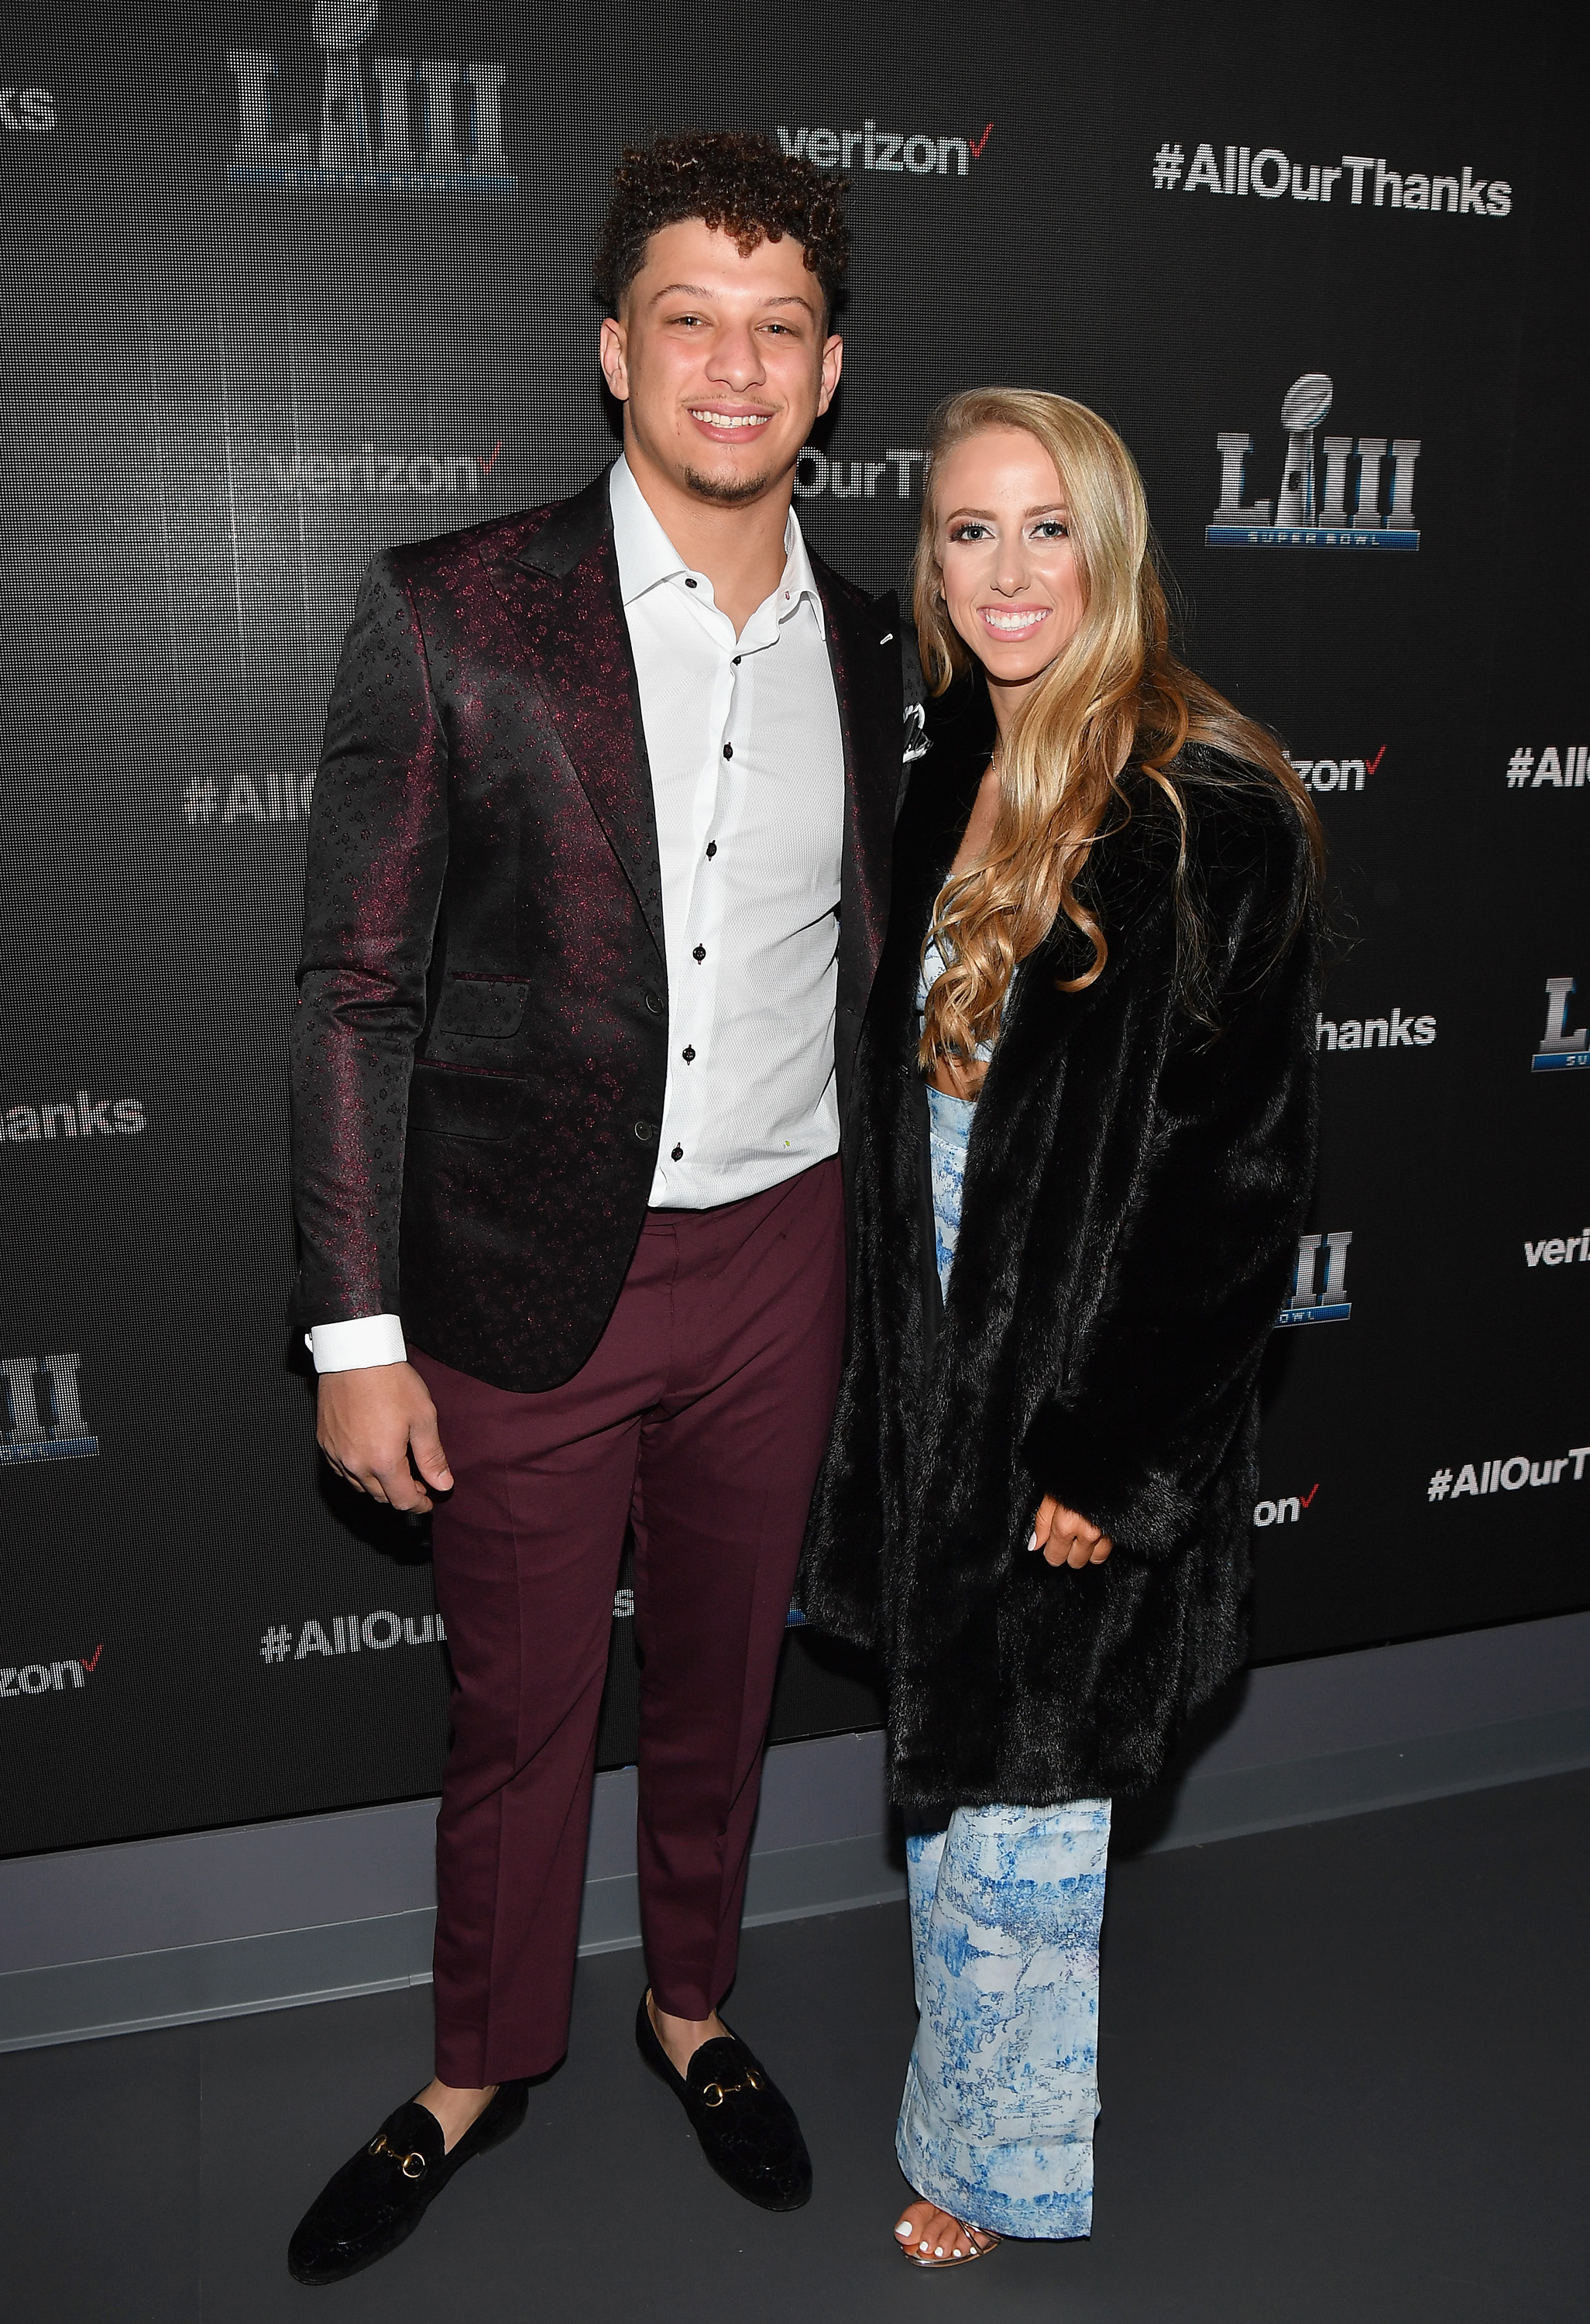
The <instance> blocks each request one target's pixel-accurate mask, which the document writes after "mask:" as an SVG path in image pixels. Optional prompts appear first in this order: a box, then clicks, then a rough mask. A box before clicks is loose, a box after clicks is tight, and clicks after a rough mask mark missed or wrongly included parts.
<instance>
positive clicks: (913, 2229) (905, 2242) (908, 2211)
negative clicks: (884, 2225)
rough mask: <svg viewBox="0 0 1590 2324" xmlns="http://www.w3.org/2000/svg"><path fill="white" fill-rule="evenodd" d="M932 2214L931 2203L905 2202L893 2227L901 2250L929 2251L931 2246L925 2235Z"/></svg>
mask: <svg viewBox="0 0 1590 2324" xmlns="http://www.w3.org/2000/svg"><path fill="white" fill-rule="evenodd" d="M932 2218H933V2205H932V2204H931V2203H921V2202H918V2203H910V2204H907V2206H906V2208H905V2210H903V2211H902V2212H901V2214H900V2217H899V2221H898V2224H897V2225H896V2228H895V2236H896V2240H897V2241H898V2243H899V2246H900V2248H901V2250H902V2251H914V2252H919V2253H930V2252H931V2249H932V2246H930V2245H929V2244H928V2243H927V2241H926V2236H927V2230H928V2226H929V2223H930V2221H931V2220H932Z"/></svg>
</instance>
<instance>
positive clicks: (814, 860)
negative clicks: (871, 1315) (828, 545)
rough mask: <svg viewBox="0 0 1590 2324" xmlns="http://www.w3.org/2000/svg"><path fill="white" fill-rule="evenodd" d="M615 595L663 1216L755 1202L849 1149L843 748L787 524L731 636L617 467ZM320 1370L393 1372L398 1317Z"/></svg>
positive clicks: (699, 576) (348, 1345)
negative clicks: (637, 786) (639, 801)
mask: <svg viewBox="0 0 1590 2324" xmlns="http://www.w3.org/2000/svg"><path fill="white" fill-rule="evenodd" d="M609 491H610V495H611V506H612V519H613V548H614V552H615V555H616V558H617V562H618V572H619V591H620V596H621V598H622V600H623V606H624V616H625V620H626V621H627V622H628V624H629V630H630V647H631V650H632V651H633V654H634V658H635V672H636V678H637V680H638V683H639V694H640V717H641V724H642V726H643V727H644V729H645V733H646V748H647V755H648V759H649V761H650V764H651V786H652V798H653V802H654V806H655V810H656V816H657V854H658V859H659V864H660V869H661V873H662V889H663V936H664V942H665V945H666V953H667V971H668V1061H667V1084H666V1091H665V1093H664V1098H663V1118H662V1126H661V1130H660V1131H659V1134H658V1141H657V1169H656V1172H655V1174H654V1176H653V1178H652V1185H651V1194H650V1197H649V1200H650V1203H651V1204H652V1206H653V1207H654V1208H656V1207H660V1206H666V1207H668V1208H672V1209H679V1210H707V1209H711V1208H712V1207H713V1206H714V1205H715V1204H717V1203H732V1202H738V1201H740V1200H742V1199H743V1198H744V1197H745V1196H746V1195H748V1194H761V1193H763V1192H764V1191H765V1190H766V1189H767V1187H769V1186H777V1185H780V1184H782V1182H783V1181H784V1180H785V1179H786V1178H793V1177H794V1176H796V1174H797V1173H798V1172H800V1171H802V1170H806V1169H810V1168H811V1167H812V1165H813V1163H816V1162H821V1161H823V1159H824V1158H825V1157H827V1156H828V1155H831V1154H833V1153H835V1152H837V1150H838V1148H839V1104H838V1100H837V1096H836V1093H835V1089H834V1077H833V1020H834V1007H835V1001H836V996H837V991H838V981H839V969H838V946H839V919H838V906H839V897H840V863H841V846H842V838H843V830H844V803H845V779H844V744H843V739H842V736H841V731H840V722H839V705H838V702H837V700H836V698H835V695H834V688H833V673H832V666H831V664H830V662H829V659H828V648H827V644H826V641H825V639H824V635H823V604H822V600H821V599H820V597H819V596H818V594H817V587H816V584H815V582H814V581H813V577H812V569H811V566H810V564H809V563H808V561H807V558H806V549H805V543H804V540H803V539H802V538H801V530H800V526H799V525H798V523H797V522H796V521H795V511H794V509H793V508H792V509H791V511H790V512H789V520H788V522H787V524H786V527H785V535H784V547H785V566H784V571H783V574H782V575H781V576H780V578H779V581H778V585H777V588H776V589H775V590H774V591H773V594H772V595H771V596H769V597H767V598H764V600H763V602H762V603H761V604H760V605H758V608H757V610H756V612H755V613H753V614H752V615H751V617H750V619H749V622H747V623H746V625H745V628H744V629H743V630H742V631H741V632H740V636H739V637H738V638H737V637H736V636H735V634H734V624H733V622H731V620H730V618H729V616H728V614H727V613H721V612H720V611H719V609H718V606H717V604H716V603H715V602H714V599H713V595H712V583H711V582H710V581H709V580H708V578H707V576H705V574H704V573H698V572H695V571H693V570H692V568H691V567H688V566H687V565H686V564H685V561H684V559H683V558H681V557H680V555H679V553H678V551H677V550H676V549H675V547H674V545H673V543H672V541H670V540H669V539H668V537H667V535H666V532H665V531H664V530H663V528H662V526H661V525H660V524H659V523H658V521H657V518H656V517H655V516H654V515H653V513H652V512H651V509H650V507H649V506H648V503H647V501H646V499H645V497H644V495H643V494H642V493H641V491H640V487H639V484H637V483H636V482H635V479H634V477H633V475H631V474H630V469H629V466H628V465H627V464H626V463H625V462H624V461H623V460H622V459H620V461H619V462H618V463H617V465H616V466H615V467H614V468H613V470H612V473H611V480H610V485H609ZM308 1336H309V1343H310V1346H311V1348H312V1349H313V1351H314V1356H315V1365H316V1369H317V1370H318V1371H343V1370H349V1369H354V1368H356V1367H360V1366H363V1365H368V1364H387V1363H401V1362H402V1361H403V1360H404V1356H405V1349H404V1342H403V1334H402V1326H401V1323H400V1320H399V1318H398V1317H397V1316H396V1315H364V1316H360V1317H357V1318H355V1319H354V1320H353V1321H351V1322H348V1323H329V1324H326V1323H322V1324H317V1325H316V1326H315V1328H314V1329H313V1331H312V1332H311V1333H309V1335H308Z"/></svg>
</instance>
